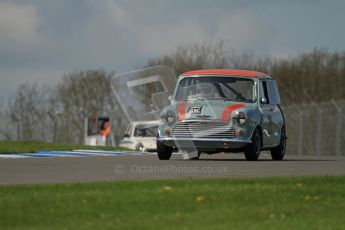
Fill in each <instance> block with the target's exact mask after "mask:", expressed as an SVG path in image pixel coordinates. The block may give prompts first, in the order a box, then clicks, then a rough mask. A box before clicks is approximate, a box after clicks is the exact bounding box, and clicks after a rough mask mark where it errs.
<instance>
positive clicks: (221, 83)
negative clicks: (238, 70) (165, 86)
mask: <svg viewBox="0 0 345 230" xmlns="http://www.w3.org/2000/svg"><path fill="white" fill-rule="evenodd" d="M198 98H202V99H227V100H231V101H242V102H254V101H255V94H254V81H253V80H251V79H244V78H239V77H214V76H209V77H207V76H206V77H187V78H184V79H182V80H181V81H180V84H179V86H178V89H177V92H176V95H175V101H181V100H194V99H198Z"/></svg>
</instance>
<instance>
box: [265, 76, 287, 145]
mask: <svg viewBox="0 0 345 230" xmlns="http://www.w3.org/2000/svg"><path fill="white" fill-rule="evenodd" d="M267 90H268V97H269V103H270V108H271V109H270V110H271V111H270V116H271V124H270V126H271V127H270V128H271V138H270V139H271V144H272V145H278V144H279V142H280V132H281V127H282V126H283V124H284V118H283V115H282V112H281V110H280V108H279V105H280V96H279V91H278V87H277V82H276V81H275V80H267Z"/></svg>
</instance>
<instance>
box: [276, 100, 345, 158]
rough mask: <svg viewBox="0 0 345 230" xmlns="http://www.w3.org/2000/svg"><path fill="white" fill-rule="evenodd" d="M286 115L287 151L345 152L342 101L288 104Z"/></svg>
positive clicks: (313, 152) (300, 152)
mask: <svg viewBox="0 0 345 230" xmlns="http://www.w3.org/2000/svg"><path fill="white" fill-rule="evenodd" d="M282 109H283V111H284V113H285V118H286V128H287V136H288V142H287V151H288V152H287V154H298V155H326V156H330V155H336V156H341V155H342V156H344V155H345V149H344V148H345V132H344V130H345V127H344V125H345V115H344V112H345V101H333V100H332V101H329V102H321V103H311V104H300V105H290V106H286V107H283V108H282Z"/></svg>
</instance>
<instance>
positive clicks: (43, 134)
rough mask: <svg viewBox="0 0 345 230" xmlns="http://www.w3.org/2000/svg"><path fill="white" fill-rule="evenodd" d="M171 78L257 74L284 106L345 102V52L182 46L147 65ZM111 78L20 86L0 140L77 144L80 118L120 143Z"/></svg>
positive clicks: (79, 77) (120, 119)
mask: <svg viewBox="0 0 345 230" xmlns="http://www.w3.org/2000/svg"><path fill="white" fill-rule="evenodd" d="M156 65H166V66H168V67H170V68H171V69H172V70H173V71H174V72H175V74H176V76H178V75H180V74H181V73H183V72H186V71H189V70H195V69H206V68H236V69H250V70H256V71H262V72H265V73H267V74H269V75H270V76H272V77H273V78H274V79H276V80H277V82H278V85H279V88H280V94H281V99H282V103H283V105H291V104H303V103H311V102H321V101H329V100H332V99H333V100H344V99H345V89H344V87H345V52H344V51H343V52H330V51H328V50H327V49H317V48H315V49H314V50H313V51H311V52H309V53H304V54H301V55H298V56H295V57H290V58H272V57H265V58H255V57H254V55H252V54H251V53H243V54H240V55H238V54H236V53H235V52H231V51H228V50H227V49H226V48H225V46H224V44H223V43H222V42H220V43H218V44H201V45H200V44H199V45H185V46H180V47H178V48H177V49H176V50H175V51H174V52H171V53H168V54H166V55H162V56H159V57H156V58H152V59H150V60H148V62H147V63H146V65H145V66H144V67H151V66H156ZM114 73H115V72H113V71H110V72H107V71H105V70H85V71H75V72H72V73H68V74H64V75H63V76H62V78H61V81H60V82H59V83H58V84H57V85H56V86H54V87H48V86H43V85H39V84H38V83H25V84H23V85H20V86H19V87H18V89H17V91H16V94H15V96H14V98H13V99H12V100H10V101H9V102H8V103H7V104H6V105H5V104H1V105H0V119H1V121H0V139H8V140H11V139H12V140H44V141H52V142H61V143H76V144H82V143H83V140H84V136H85V126H84V124H85V118H89V117H95V118H96V117H99V116H110V118H111V120H112V127H113V138H114V140H115V142H116V143H118V141H119V140H120V139H121V138H122V135H123V133H124V131H125V129H126V126H127V124H128V121H127V120H126V118H125V116H124V114H123V111H121V107H120V106H119V104H118V102H117V101H116V99H115V96H114V94H113V92H112V88H111V78H112V76H113V75H114Z"/></svg>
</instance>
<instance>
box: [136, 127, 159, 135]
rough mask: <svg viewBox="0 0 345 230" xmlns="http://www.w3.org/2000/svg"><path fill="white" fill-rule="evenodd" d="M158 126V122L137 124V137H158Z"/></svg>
mask: <svg viewBox="0 0 345 230" xmlns="http://www.w3.org/2000/svg"><path fill="white" fill-rule="evenodd" d="M157 129H158V126H157V125H156V124H140V125H137V126H135V130H134V136H135V137H156V136H157Z"/></svg>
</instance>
